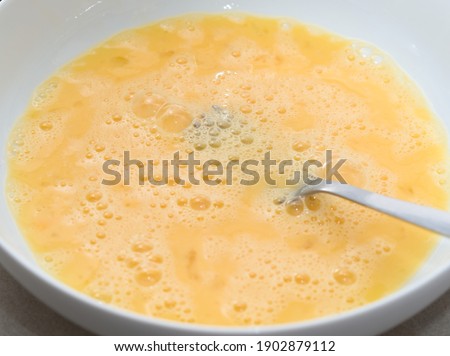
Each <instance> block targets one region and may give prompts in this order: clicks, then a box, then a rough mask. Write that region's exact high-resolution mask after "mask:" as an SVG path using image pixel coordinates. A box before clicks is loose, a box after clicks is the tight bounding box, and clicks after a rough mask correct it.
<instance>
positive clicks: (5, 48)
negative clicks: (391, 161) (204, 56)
mask: <svg viewBox="0 0 450 356" xmlns="http://www.w3.org/2000/svg"><path fill="white" fill-rule="evenodd" d="M230 10H232V11H244V12H251V13H258V14H266V15H273V16H286V17H293V18H296V19H298V20H300V21H303V22H306V23H311V24H315V25H318V26H322V27H324V28H327V29H329V30H331V31H334V32H337V33H340V34H342V35H344V36H347V37H354V38H360V39H363V40H366V41H369V42H372V43H373V44H375V45H376V46H378V47H379V48H381V49H383V50H385V51H386V52H388V53H390V54H391V55H392V56H393V58H394V59H395V60H396V61H397V62H398V63H399V64H400V65H401V66H402V67H403V69H404V70H405V71H406V72H408V73H409V75H410V76H411V77H412V78H413V79H414V80H415V81H416V82H417V83H418V84H419V85H420V86H421V88H422V89H423V91H424V92H425V93H426V95H427V97H428V99H429V101H430V103H431V104H432V106H433V108H434V110H435V111H436V113H437V114H438V115H439V116H440V117H441V118H442V119H444V121H445V125H446V127H447V128H450V103H449V100H448V98H449V97H450V80H449V79H450V66H449V64H448V63H450V47H449V46H448V43H450V22H449V21H448V14H449V13H450V2H445V1H440V0H429V1H427V2H423V1H421V0H397V1H392V0H378V1H370V0H366V1H363V0H358V1H356V0H315V1H311V0H277V1H273V0H242V1H240V0H235V1H229V0H208V1H205V0H184V1H179V0H108V1H101V0H71V1H60V0H40V1H28V0H4V1H2V2H1V3H0V51H1V52H0V53H1V55H0V78H1V80H0V147H1V155H0V191H1V193H0V261H1V263H2V264H3V265H4V267H5V268H6V269H7V270H8V271H9V272H10V273H11V274H12V275H13V276H14V277H15V278H16V279H17V280H18V281H20V282H21V283H22V284H23V285H24V286H25V287H26V288H27V289H28V290H29V291H30V292H32V293H33V294H34V295H35V296H37V297H38V298H39V299H41V300H42V301H44V302H45V303H46V304H48V305H49V306H50V307H52V308H53V309H55V310H56V311H58V312H59V313H61V314H62V315H64V316H66V317H67V318H69V319H70V320H72V321H74V322H75V323H77V324H79V325H81V326H83V327H85V328H86V329H88V330H91V331H93V332H96V333H99V334H138V335H142V334H153V335H167V334H272V335H275V334H281V335H287V334H289V335H293V334H305V335H310V334H322V335H323V334H325V335H327V334H328V335H329V334H366V335H367V334H377V333H380V332H383V331H385V330H387V329H389V328H391V327H393V326H394V325H396V324H398V323H400V322H402V321H403V320H405V319H407V318H409V317H411V316H412V315H413V314H415V313H416V312H418V311H419V310H421V309H422V308H424V307H425V306H426V305H428V304H429V303H431V302H432V301H433V300H434V299H436V298H437V297H438V296H439V295H440V294H442V293H444V292H445V291H446V290H447V289H448V288H449V287H450V239H445V238H443V239H442V240H441V242H440V243H439V246H438V247H437V248H436V250H435V252H434V253H433V254H432V256H431V257H430V258H429V259H428V260H427V261H426V263H425V264H424V265H423V267H422V268H421V270H420V271H419V272H418V273H417V274H416V275H415V276H414V278H413V279H412V280H410V281H409V282H408V283H407V285H405V286H404V287H403V288H402V289H401V290H399V291H398V292H396V293H394V294H391V295H389V296H388V297H386V298H384V299H382V300H380V301H377V302H375V303H372V304H369V305H366V306H364V307H361V308H359V309H356V310H353V311H350V312H347V313H343V314H339V315H335V316H330V317H326V318H321V319H316V320H312V321H308V322H298V323H292V324H287V325H280V326H267V327H257V328H220V327H205V326H193V325H186V324H181V323H175V322H169V321H162V320H157V319H153V318H149V317H144V316H140V315H136V314H133V313H129V312H127V311H124V310H119V309H117V308H114V307H111V306H107V305H104V304H101V303H99V302H97V301H95V300H93V299H90V298H89V297H87V296H85V295H82V294H80V293H78V292H75V291H73V290H72V289H70V288H68V287H66V286H65V285H63V284H61V283H60V282H59V281H57V280H55V279H53V278H52V277H51V276H49V275H48V274H46V273H45V272H44V271H43V270H42V269H41V268H40V267H39V266H38V265H37V264H36V262H35V260H34V258H33V256H32V254H31V252H30V250H29V248H28V246H27V244H26V243H25V241H24V239H23V237H22V236H21V234H20V233H19V231H18V229H17V226H16V225H15V223H14V220H13V218H12V216H11V213H10V211H9V210H8V207H7V203H6V198H5V193H4V191H5V187H4V186H5V177H6V163H5V161H6V159H5V158H6V157H5V156H6V153H5V152H6V141H7V137H8V133H9V131H10V129H11V127H12V125H13V123H14V121H15V120H16V119H17V118H18V117H19V116H20V115H21V114H22V112H23V111H24V109H25V107H26V105H27V103H28V101H29V99H30V96H31V93H32V91H33V89H34V88H35V87H36V86H37V85H38V84H39V83H40V82H42V81H43V80H44V79H46V78H47V77H48V76H49V75H50V74H51V73H52V72H53V71H54V70H55V69H57V68H58V67H60V66H61V65H63V64H64V63H66V62H68V61H69V60H70V59H72V58H74V57H75V56H77V55H78V54H80V53H82V52H84V51H85V50H86V49H88V48H90V47H92V46H93V45H95V44H96V43H98V42H101V41H102V40H104V39H106V38H108V37H110V36H111V35H113V34H115V33H117V32H119V31H121V30H123V29H126V28H130V27H136V26H140V25H143V24H146V23H149V22H151V21H154V20H157V19H160V18H164V17H168V16H174V15H178V14H182V13H186V12H224V11H230Z"/></svg>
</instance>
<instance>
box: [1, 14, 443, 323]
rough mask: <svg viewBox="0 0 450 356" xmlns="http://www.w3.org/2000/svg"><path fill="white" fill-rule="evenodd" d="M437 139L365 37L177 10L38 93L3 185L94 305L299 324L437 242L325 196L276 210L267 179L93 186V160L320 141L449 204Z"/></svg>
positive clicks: (192, 318)
mask: <svg viewBox="0 0 450 356" xmlns="http://www.w3.org/2000/svg"><path fill="white" fill-rule="evenodd" d="M212 105H217V106H218V107H219V108H221V109H220V110H218V111H217V110H215V109H213V108H212ZM222 109H223V110H226V112H227V115H229V116H227V115H225V117H224V115H223V113H221V110H222ZM206 119H208V120H209V121H207V120H206ZM197 121H198V122H197ZM442 132H443V130H442V128H441V127H440V124H439V123H438V121H437V120H436V118H435V117H434V116H433V114H432V113H431V112H430V110H429V108H428V107H427V104H426V102H425V100H424V99H423V97H422V95H421V93H420V92H419V91H418V89H417V88H416V87H415V86H414V84H413V83H412V82H411V81H410V80H409V79H408V78H407V77H406V76H405V75H404V74H403V73H402V72H401V71H400V70H398V69H397V68H396V66H395V65H394V64H393V63H392V62H391V60H389V59H388V58H386V56H385V55H384V54H383V53H381V52H379V51H378V50H377V49H375V48H373V47H371V46H368V45H366V44H364V43H360V42H352V41H350V40H346V39H343V38H341V37H338V36H335V35H333V34H330V33H326V32H322V31H319V30H316V29H312V28H308V27H305V26H303V25H301V24H298V23H294V22H292V21H284V20H278V19H264V18H255V17H250V16H243V15H242V16H241V15H232V16H189V17H181V18H177V19H171V20H166V21H163V22H160V23H156V24H152V25H149V26H147V27H142V28H138V29H134V30H130V31H125V32H123V33H120V34H118V35H116V36H115V37H113V38H111V39H110V40H108V41H106V42H104V43H103V44H101V45H99V46H98V47H96V48H94V49H92V50H91V51H89V52H88V53H86V54H84V55H83V56H81V57H79V58H78V59H76V60H75V61H73V62H72V63H70V64H68V65H67V66H65V67H64V68H62V69H61V70H59V71H58V72H57V73H55V74H54V75H53V76H52V77H50V78H49V79H48V80H47V81H46V82H45V83H44V84H42V85H41V86H40V87H39V88H38V90H37V91H36V93H35V95H34V97H33V100H32V102H31V104H30V106H29V108H28V110H27V111H26V113H25V115H24V116H23V117H22V118H21V119H20V121H19V122H18V124H17V126H16V127H15V129H14V131H13V133H12V135H11V139H10V161H9V181H8V183H9V185H8V194H9V197H10V200H11V206H12V209H13V211H14V213H15V216H16V218H17V221H18V224H19V226H20V228H21V230H22V231H23V233H24V235H25V237H26V238H27V240H28V242H29V244H30V246H31V247H32V249H33V251H34V252H35V254H36V258H37V259H38V260H39V261H40V263H41V264H42V265H43V266H44V268H45V269H46V270H48V271H49V272H50V273H52V274H53V275H55V276H56V277H57V278H59V279H60V280H62V281H63V282H65V283H67V284H68V285H70V286H72V287H73V288H75V289H77V290H80V291H82V292H83V293H86V294H88V295H90V296H92V297H94V298H97V299H98V300H100V301H102V302H105V303H111V304H114V305H117V306H120V307H123V308H126V309H129V310H132V311H135V312H138V313H142V314H145V315H152V316H155V317H160V318H167V319H173V320H178V321H183V322H192V323H203V324H219V325H257V324H273V323H283V322H290V321H297V320H305V319H311V318H315V317H320V316H324V315H329V314H333V313H338V312H341V311H345V310H348V309H352V308H355V307H358V306H360V305H363V304H366V303H369V302H371V301H374V300H376V299H378V298H381V297H382V296H384V295H386V294H388V293H390V292H392V291H395V290H396V289H397V288H399V287H400V286H401V285H402V284H403V283H405V281H406V280H407V279H408V278H409V277H410V276H411V275H412V274H413V273H414V271H416V269H417V268H418V267H419V266H420V264H421V263H422V262H423V261H424V259H425V258H426V257H427V256H428V254H429V252H430V251H431V249H432V248H433V246H434V245H435V242H436V238H435V237H434V236H433V235H432V234H430V233H427V232H425V231H423V230H420V229H418V228H416V227H412V226H410V225H407V224H405V223H402V222H399V221H396V220H394V219H392V218H389V217H386V216H383V215H381V214H378V213H375V212H373V211H370V210H368V209H365V208H363V207H360V206H357V205H355V204H352V203H349V202H346V201H344V200H341V199H338V198H334V197H331V196H326V195H318V196H316V197H312V198H308V199H307V200H306V201H304V202H303V204H302V205H301V206H297V207H295V208H294V210H292V211H286V209H285V207H284V206H283V205H282V204H279V205H277V204H275V203H274V200H275V201H276V199H277V197H278V196H279V191H280V190H277V189H278V188H274V187H271V186H268V185H266V184H264V183H261V184H258V185H256V186H242V185H239V184H233V185H232V186H228V185H226V184H219V185H218V186H214V187H212V186H208V185H206V184H200V185H199V186H195V185H189V184H186V185H184V186H179V185H177V184H175V183H174V182H173V181H169V185H167V186H161V187H159V186H155V185H150V184H144V185H139V184H138V182H137V179H138V177H137V176H136V172H135V171H133V174H132V177H131V181H132V184H131V185H130V186H124V185H122V184H119V185H116V186H105V185H102V184H101V181H102V179H104V178H105V174H104V173H103V172H102V164H103V162H104V160H107V159H121V157H122V156H123V152H124V151H130V154H131V156H132V157H133V158H136V159H141V160H142V161H146V160H147V159H156V160H162V159H164V158H171V157H172V155H173V153H174V152H175V151H180V152H182V153H185V152H190V151H194V152H195V153H196V158H199V159H201V160H207V159H211V158H212V159H217V160H221V161H226V160H228V159H230V157H234V158H235V159H236V158H239V159H240V160H241V161H242V160H244V159H249V158H252V159H261V158H262V153H264V152H266V151H268V150H270V151H271V154H272V157H274V158H275V159H278V160H283V159H293V160H294V161H296V162H301V161H304V160H307V159H318V160H320V161H322V162H323V159H324V157H325V150H326V149H331V150H333V155H334V158H335V159H336V160H337V159H339V158H346V159H347V160H348V161H347V163H346V164H345V165H344V166H343V168H342V170H341V174H342V175H343V176H344V177H345V179H346V180H347V181H348V182H349V183H353V184H356V185H357V186H360V187H363V188H366V189H370V190H374V191H376V192H379V193H383V194H386V195H390V196H393V197H398V198H402V199H406V200H409V201H413V202H417V203H421V204H426V205H431V206H434V207H437V208H445V207H446V206H447V202H448V172H447V170H446V167H447V166H448V154H447V146H446V138H445V137H444V134H443V133H442ZM241 176H243V174H241V175H239V173H237V176H236V177H237V178H236V179H240V178H241ZM106 178H107V177H106Z"/></svg>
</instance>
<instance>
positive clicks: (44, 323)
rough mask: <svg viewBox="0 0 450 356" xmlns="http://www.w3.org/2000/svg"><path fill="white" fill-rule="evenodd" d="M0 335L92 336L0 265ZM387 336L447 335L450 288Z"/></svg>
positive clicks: (448, 331) (449, 322)
mask: <svg viewBox="0 0 450 356" xmlns="http://www.w3.org/2000/svg"><path fill="white" fill-rule="evenodd" d="M0 335H91V333H90V332H88V331H86V330H83V329H81V328H80V327H78V326H76V325H74V324H72V323H71V322H69V321H67V320H65V319H64V318H63V317H61V316H59V315H58V314H56V313H55V312H54V311H52V310H51V309H49V308H48V307H47V306H45V305H44V304H42V303H41V302H40V301H38V300H37V299H36V298H34V297H33V296H32V295H31V294H29V293H28V292H27V291H26V290H25V289H23V288H22V287H21V286H20V285H19V284H18V283H17V282H16V281H15V280H14V279H13V278H12V277H11V276H10V275H9V274H8V273H7V272H6V271H5V270H4V269H3V268H2V267H1V266H0ZM386 335H447V336H449V335H450V291H448V292H447V293H446V294H444V295H443V296H442V297H441V298H440V299H439V300H438V301H436V302H435V303H434V304H432V305H431V306H430V307H428V308H427V309H425V310H424V311H422V312H421V313H419V314H418V315H416V316H415V317H414V318H412V319H410V320H408V321H406V322H405V323H403V324H402V325H400V326H398V327H396V328H394V329H393V330H391V331H389V332H387V333H386Z"/></svg>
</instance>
